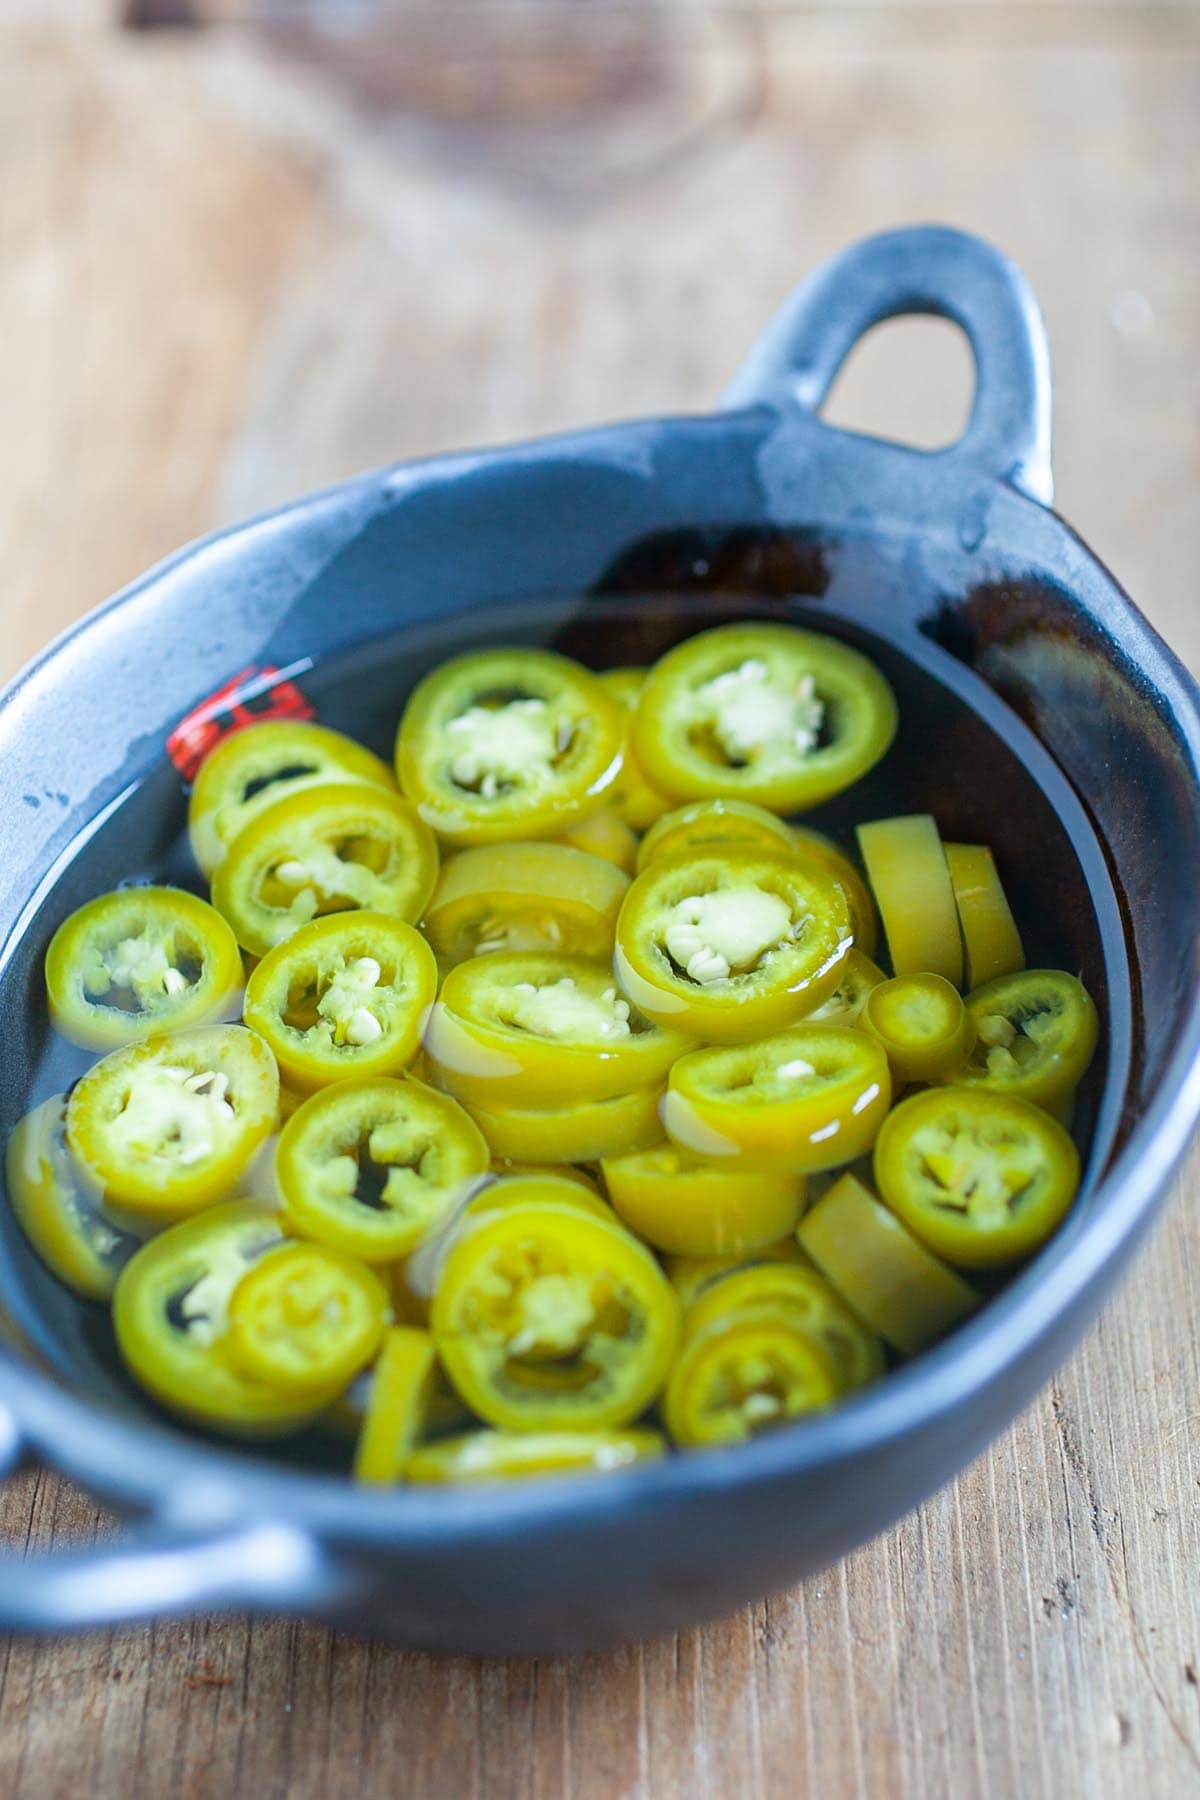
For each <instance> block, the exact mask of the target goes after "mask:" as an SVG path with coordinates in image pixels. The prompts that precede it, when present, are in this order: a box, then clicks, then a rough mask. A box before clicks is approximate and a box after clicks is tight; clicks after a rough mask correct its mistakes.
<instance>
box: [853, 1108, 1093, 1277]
mask: <svg viewBox="0 0 1200 1800" xmlns="http://www.w3.org/2000/svg"><path fill="white" fill-rule="evenodd" d="M875 1181H876V1185H877V1186H878V1188H879V1192H880V1194H881V1195H882V1197H883V1199H884V1200H885V1201H886V1202H887V1204H888V1205H889V1206H890V1207H891V1208H892V1210H893V1211H894V1212H895V1213H896V1214H897V1215H898V1216H899V1218H900V1219H901V1220H902V1221H903V1222H904V1224H906V1225H907V1226H908V1227H909V1229H910V1230H911V1231H912V1232H914V1233H915V1234H916V1236H917V1237H919V1238H920V1240H921V1242H922V1243H923V1244H925V1245H926V1246H927V1247H928V1248H929V1249H930V1250H932V1251H934V1252H935V1253H936V1254H937V1255H938V1256H943V1257H945V1259H946V1261H947V1262H948V1263H952V1264H954V1265H955V1266H956V1267H959V1268H964V1269H989V1268H996V1267H1000V1266H1003V1265H1004V1264H1005V1263H1010V1262H1014V1261H1016V1260H1017V1258H1018V1257H1022V1256H1029V1255H1031V1254H1032V1252H1033V1251H1035V1250H1037V1249H1039V1248H1040V1247H1041V1245H1042V1244H1044V1243H1045V1241H1046V1239H1047V1238H1048V1237H1050V1236H1051V1234H1052V1233H1053V1231H1054V1230H1055V1228H1056V1227H1057V1226H1058V1225H1059V1224H1060V1223H1061V1221H1062V1219H1063V1217H1064V1216H1065V1214H1066V1212H1067V1210H1068V1208H1069V1207H1070V1205H1071V1202H1072V1200H1074V1198H1075V1193H1076V1190H1077V1189H1078V1186H1079V1152H1078V1150H1076V1148H1075V1145H1074V1144H1073V1143H1072V1141H1071V1139H1070V1137H1069V1136H1068V1135H1067V1133H1066V1132H1065V1131H1064V1130H1063V1128H1062V1126H1061V1125H1060V1124H1059V1123H1058V1122H1057V1120H1055V1119H1052V1118H1051V1117H1050V1116H1049V1114H1048V1113H1046V1112H1043V1110H1042V1109H1041V1107H1040V1106H1035V1105H1034V1104H1033V1103H1032V1101H1029V1100H1023V1099H1020V1098H1019V1097H1018V1096H1017V1095H1015V1094H1010V1093H1001V1092H997V1091H995V1090H991V1089H988V1088H984V1087H943V1088H930V1089H928V1090H927V1091H926V1092H924V1093H920V1094H914V1095H913V1096H912V1098H911V1099H908V1100H903V1101H901V1103H900V1105H899V1106H898V1107H896V1109H895V1111H894V1112H892V1113H891V1114H890V1115H889V1116H888V1118H887V1119H885V1121H884V1123H883V1127H882V1129H881V1130H880V1133H879V1139H878V1142H877V1143H876V1145H875Z"/></svg>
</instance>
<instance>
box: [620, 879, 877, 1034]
mask: <svg viewBox="0 0 1200 1800" xmlns="http://www.w3.org/2000/svg"><path fill="white" fill-rule="evenodd" d="M850 946H851V930H850V913H849V909H848V906H847V903H846V897H845V894H844V893H843V891H842V889H841V887H840V886H839V885H838V884H837V883H836V882H835V881H834V880H832V879H831V878H830V877H829V876H828V875H826V874H824V873H822V872H821V871H820V870H818V869H815V868H808V867H805V866H804V865H803V864H802V863H800V862H799V861H798V860H797V859H796V858H794V857H788V856H781V857H775V856H765V855H763V854H762V853H761V852H752V851H730V852H728V853H727V854H725V855H723V856H715V855H710V856H697V857H681V858H678V859H676V858H669V859H663V860H662V861H656V862H653V863H651V864H650V866H649V867H648V868H647V869H646V870H645V872H644V873H643V874H641V875H639V876H638V878H637V880H636V881H635V882H634V884H633V886H632V887H631V888H630V890H629V892H628V894H627V895H626V897H625V901H624V904H623V905H622V907H621V913H620V917H619V918H618V920H617V943H616V952H615V963H614V967H615V969H616V974H617V981H618V984H619V985H620V987H621V989H622V990H623V992H624V993H625V995H626V997H627V998H628V999H629V1000H630V1001H631V1002H632V1003H633V1005H634V1006H636V1007H637V1008H638V1009H639V1011H641V1012H643V1013H645V1014H646V1016H647V1017H648V1018H651V1019H657V1020H659V1022H660V1023H661V1024H663V1025H664V1026H665V1027H667V1028H668V1029H670V1030H675V1031H679V1032H683V1033H685V1034H688V1035H691V1036H693V1037H698V1038H707V1039H709V1040H710V1041H712V1042H714V1043H743V1042H745V1041H746V1040H747V1039H750V1038H756V1037H761V1036H762V1035H763V1034H764V1033H767V1032H772V1031H780V1030H782V1029H783V1028H784V1027H785V1026H788V1025H790V1024H792V1023H793V1021H795V1020H796V1019H798V1018H799V1017H800V1016H801V1015H802V1014H803V1013H805V1012H808V1011H810V1010H811V1009H812V1008H813V1007H814V1006H819V1005H820V1003H821V1001H822V1000H824V999H825V998H826V997H827V996H828V995H829V994H831V993H832V992H833V989H834V988H835V987H836V985H837V983H838V980H839V978H840V973H841V968H842V964H843V963H844V961H845V958H846V955H847V953H848V952H849V950H850Z"/></svg>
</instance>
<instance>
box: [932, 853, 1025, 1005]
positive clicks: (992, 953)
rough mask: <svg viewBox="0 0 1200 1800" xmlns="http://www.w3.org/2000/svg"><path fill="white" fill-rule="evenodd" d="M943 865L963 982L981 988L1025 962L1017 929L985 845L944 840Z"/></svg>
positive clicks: (993, 863) (1021, 966) (1020, 967)
mask: <svg viewBox="0 0 1200 1800" xmlns="http://www.w3.org/2000/svg"><path fill="white" fill-rule="evenodd" d="M945 849H946V866H947V867H948V868H949V870H950V882H951V885H952V887H953V888H954V903H955V905H956V906H957V907H958V923H959V926H960V928H961V930H962V940H963V953H964V956H965V958H966V965H967V986H968V987H969V988H977V987H982V986H983V984H984V982H986V981H994V980H995V979H996V977H997V976H999V975H1011V974H1013V973H1014V971H1015V970H1017V969H1023V968H1024V967H1025V951H1024V949H1023V947H1022V944H1021V934H1020V932H1019V931H1018V930H1017V924H1016V920H1015V919H1014V918H1013V916H1012V909H1011V908H1010V906H1009V904H1008V898H1007V896H1006V895H1005V892H1004V888H1003V886H1002V884H1001V881H1000V876H999V873H998V871H997V869H996V863H995V859H994V857H993V856H992V853H991V851H990V850H989V849H988V847H987V845H986V844H947V845H946V846H945Z"/></svg>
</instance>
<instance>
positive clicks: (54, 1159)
mask: <svg viewBox="0 0 1200 1800" xmlns="http://www.w3.org/2000/svg"><path fill="white" fill-rule="evenodd" d="M66 1126H67V1097H66V1095H65V1094H55V1095H54V1096H53V1097H52V1098H51V1099H49V1100H44V1101H43V1102H42V1104H41V1105H40V1106H35V1107H34V1108H33V1111H32V1112H28V1113H26V1114H25V1117H24V1118H23V1119H21V1120H19V1122H18V1123H17V1124H16V1125H15V1126H14V1127H13V1129H12V1131H11V1132H10V1133H9V1138H8V1145H7V1149H6V1151H5V1174H6V1180H7V1186H8V1198H9V1203H10V1205H11V1206H12V1209H13V1212H14V1213H15V1214H16V1216H17V1221H18V1223H19V1224H20V1226H21V1229H22V1231H23V1232H24V1233H25V1236H26V1237H27V1238H28V1239H29V1242H30V1243H31V1244H32V1245H33V1248H34V1249H35V1250H36V1251H37V1253H38V1255H39V1256H40V1257H41V1259H42V1261H43V1262H44V1263H45V1264H46V1267H47V1268H48V1269H49V1270H50V1271H51V1273H52V1274H54V1275H57V1277H58V1279H59V1280H60V1281H61V1282H64V1283H65V1284H66V1286H67V1287H69V1288H70V1289H71V1291H72V1292H73V1293H76V1294H79V1295H80V1296H81V1297H82V1298H83V1299H84V1300H107V1299H109V1297H110V1296H111V1294H112V1291H113V1288H114V1287H115V1285H116V1280H117V1276H118V1274H119V1273H120V1271H121V1269H122V1268H124V1266H125V1264H126V1263H127V1262H128V1261H129V1259H130V1257H131V1256H132V1255H133V1254H134V1252H135V1251H136V1250H137V1249H138V1247H139V1245H140V1243H141V1238H140V1237H139V1236H137V1235H135V1234H134V1233H133V1232H131V1231H128V1230H126V1229H124V1228H123V1227H122V1226H121V1225H119V1224H118V1223H117V1222H116V1221H115V1220H114V1219H112V1218H111V1217H110V1216H109V1214H108V1213H107V1212H106V1211H105V1210H104V1206H103V1192H102V1190H101V1188H100V1186H99V1184H98V1183H97V1182H96V1181H95V1180H94V1179H92V1178H91V1177H90V1176H88V1174H87V1173H86V1172H85V1170H84V1169H83V1168H82V1167H81V1165H80V1164H79V1163H78V1162H77V1161H76V1160H75V1158H74V1157H73V1156H72V1155H71V1152H70V1150H69V1149H68V1148H67V1137H66Z"/></svg>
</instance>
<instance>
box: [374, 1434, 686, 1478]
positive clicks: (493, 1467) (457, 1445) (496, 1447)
mask: <svg viewBox="0 0 1200 1800" xmlns="http://www.w3.org/2000/svg"><path fill="white" fill-rule="evenodd" d="M666 1448H667V1446H666V1443H665V1441H664V1439H663V1438H662V1436H661V1435H660V1433H658V1432H657V1431H645V1430H642V1431H638V1430H627V1431H467V1432H463V1433H462V1435H461V1436H459V1437H447V1438H441V1439H439V1441H438V1442H437V1443H435V1444H422V1446H421V1448H420V1449H419V1450H414V1452H413V1454H412V1455H411V1456H410V1457H409V1459H408V1461H407V1463H406V1464H405V1469H404V1474H405V1479H406V1480H408V1481H411V1482H413V1483H416V1484H419V1485H421V1486H425V1487H428V1486H436V1487H461V1486H464V1485H471V1486H474V1485H476V1484H478V1483H484V1482H496V1481H527V1480H532V1479H534V1478H535V1477H537V1476H539V1475H609V1474H612V1473H613V1472H614V1471H615V1470H617V1469H629V1468H632V1467H633V1465H634V1464H635V1463H641V1462H657V1461H658V1460H659V1458H660V1457H662V1456H663V1455H664V1454H665V1452H666Z"/></svg>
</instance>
